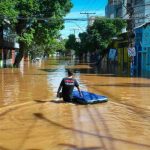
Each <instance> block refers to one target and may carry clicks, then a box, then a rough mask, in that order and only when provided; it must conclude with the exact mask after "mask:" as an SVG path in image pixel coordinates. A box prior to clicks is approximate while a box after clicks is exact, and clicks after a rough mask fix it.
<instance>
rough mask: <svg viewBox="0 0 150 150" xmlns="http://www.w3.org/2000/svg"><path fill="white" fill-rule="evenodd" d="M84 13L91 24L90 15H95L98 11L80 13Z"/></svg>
mask: <svg viewBox="0 0 150 150" xmlns="http://www.w3.org/2000/svg"><path fill="white" fill-rule="evenodd" d="M80 14H83V15H87V22H88V26H89V25H90V15H95V14H96V13H89V12H84V13H80Z"/></svg>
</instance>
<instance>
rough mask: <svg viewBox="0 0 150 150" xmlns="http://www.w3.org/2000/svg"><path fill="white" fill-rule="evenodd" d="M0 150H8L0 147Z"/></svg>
mask: <svg viewBox="0 0 150 150" xmlns="http://www.w3.org/2000/svg"><path fill="white" fill-rule="evenodd" d="M0 150H9V149H8V148H5V147H2V146H0Z"/></svg>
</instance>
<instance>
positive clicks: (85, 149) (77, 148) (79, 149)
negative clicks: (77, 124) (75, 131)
mask: <svg viewBox="0 0 150 150" xmlns="http://www.w3.org/2000/svg"><path fill="white" fill-rule="evenodd" d="M59 145H60V146H65V147H69V148H70V149H76V150H97V149H99V150H100V149H103V148H102V147H86V148H83V147H82V148H80V147H78V146H76V145H73V144H59Z"/></svg>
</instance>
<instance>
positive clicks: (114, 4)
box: [105, 0, 127, 18]
mask: <svg viewBox="0 0 150 150" xmlns="http://www.w3.org/2000/svg"><path fill="white" fill-rule="evenodd" d="M126 5H127V0H108V4H107V6H106V8H105V16H106V17H108V18H126V16H127V9H126V7H127V6H126Z"/></svg>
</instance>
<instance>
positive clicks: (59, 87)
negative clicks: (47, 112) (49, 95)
mask: <svg viewBox="0 0 150 150" xmlns="http://www.w3.org/2000/svg"><path fill="white" fill-rule="evenodd" d="M61 88H62V86H61V85H60V86H59V88H58V90H57V97H59V92H60V90H61Z"/></svg>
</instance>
